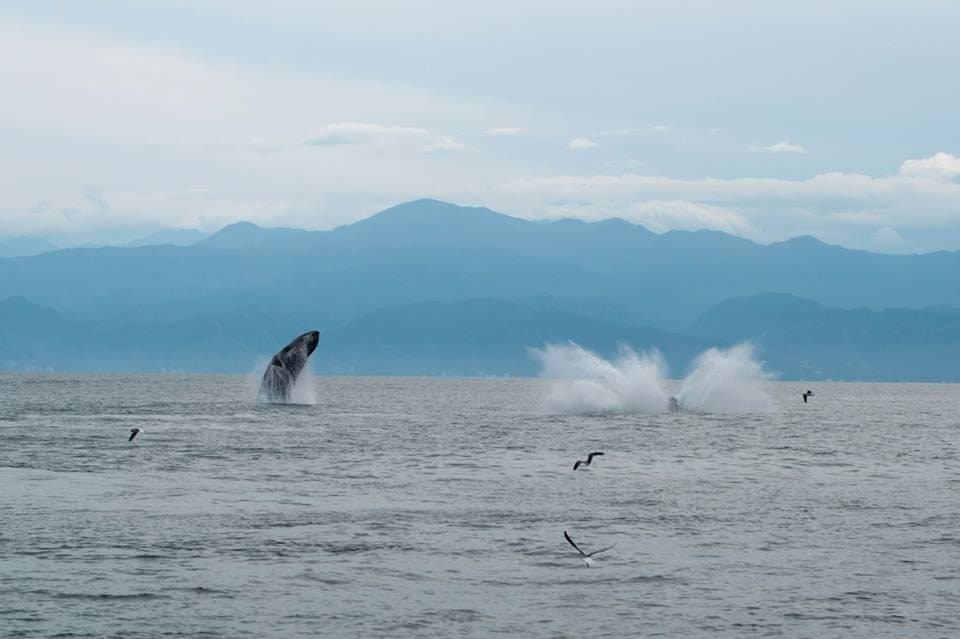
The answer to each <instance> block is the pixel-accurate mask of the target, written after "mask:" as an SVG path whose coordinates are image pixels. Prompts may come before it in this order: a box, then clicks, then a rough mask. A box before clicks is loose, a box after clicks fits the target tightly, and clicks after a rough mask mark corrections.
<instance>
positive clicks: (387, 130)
mask: <svg viewBox="0 0 960 639" xmlns="http://www.w3.org/2000/svg"><path fill="white" fill-rule="evenodd" d="M430 135H431V133H430V131H428V130H426V129H421V128H418V127H412V126H385V125H383V124H372V123H369V122H335V123H333V124H327V125H324V126H322V127H320V128H319V129H317V130H316V131H314V132H313V133H311V134H310V135H308V136H307V137H306V139H305V140H304V141H303V144H304V145H305V146H335V145H341V144H346V145H367V144H384V143H389V142H398V141H403V140H410V139H417V138H424V137H428V136H430Z"/></svg>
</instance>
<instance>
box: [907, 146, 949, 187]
mask: <svg viewBox="0 0 960 639" xmlns="http://www.w3.org/2000/svg"><path fill="white" fill-rule="evenodd" d="M900 175H906V176H911V177H925V178H930V179H934V180H955V179H957V178H958V177H960V158H958V157H957V156H955V155H951V154H949V153H944V152H942V151H941V152H940V153H936V154H934V155H931V156H930V157H928V158H922V159H919V160H906V161H905V162H904V163H903V164H901V165H900Z"/></svg>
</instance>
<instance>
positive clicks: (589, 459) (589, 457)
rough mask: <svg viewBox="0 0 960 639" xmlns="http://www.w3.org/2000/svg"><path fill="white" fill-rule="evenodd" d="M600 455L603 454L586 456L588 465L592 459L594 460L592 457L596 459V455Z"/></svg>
mask: <svg viewBox="0 0 960 639" xmlns="http://www.w3.org/2000/svg"><path fill="white" fill-rule="evenodd" d="M602 454H603V453H590V454H589V455H587V463H588V464H589V463H590V462H592V461H593V458H594V457H596V456H597V455H602Z"/></svg>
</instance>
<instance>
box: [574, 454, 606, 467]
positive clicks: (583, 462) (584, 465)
mask: <svg viewBox="0 0 960 639" xmlns="http://www.w3.org/2000/svg"><path fill="white" fill-rule="evenodd" d="M602 454H603V453H590V454H589V455H587V461H583V460H582V459H578V460H577V463H575V464H574V465H573V469H574V470H576V469H577V468H579V467H580V466H583V468H584V470H586V468H587V466H589V465H590V462H592V461H593V458H594V457H596V456H597V455H602Z"/></svg>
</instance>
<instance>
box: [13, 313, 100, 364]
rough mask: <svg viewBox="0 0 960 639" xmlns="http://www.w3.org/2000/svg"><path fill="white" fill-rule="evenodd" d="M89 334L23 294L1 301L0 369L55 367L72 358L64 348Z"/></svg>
mask: <svg viewBox="0 0 960 639" xmlns="http://www.w3.org/2000/svg"><path fill="white" fill-rule="evenodd" d="M90 335H91V333H90V331H89V330H88V329H87V328H86V327H85V326H84V325H82V324H80V323H79V322H75V321H72V320H70V319H68V318H65V317H64V316H63V315H61V314H60V313H58V312H57V311H55V310H53V309H51V308H47V307H45V306H41V305H39V304H35V303H33V302H31V301H30V300H28V299H26V298H24V297H19V296H18V297H11V298H8V299H3V300H0V370H29V369H33V370H42V369H45V368H48V367H54V368H57V367H58V364H59V363H61V362H67V361H71V360H72V353H71V352H68V351H67V350H65V349H70V351H72V350H73V346H72V344H73V343H76V342H81V343H82V342H85V341H86V340H87V339H89V337H90Z"/></svg>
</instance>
